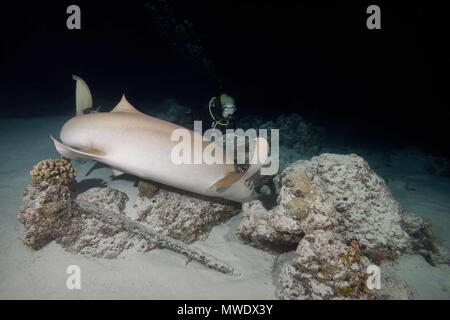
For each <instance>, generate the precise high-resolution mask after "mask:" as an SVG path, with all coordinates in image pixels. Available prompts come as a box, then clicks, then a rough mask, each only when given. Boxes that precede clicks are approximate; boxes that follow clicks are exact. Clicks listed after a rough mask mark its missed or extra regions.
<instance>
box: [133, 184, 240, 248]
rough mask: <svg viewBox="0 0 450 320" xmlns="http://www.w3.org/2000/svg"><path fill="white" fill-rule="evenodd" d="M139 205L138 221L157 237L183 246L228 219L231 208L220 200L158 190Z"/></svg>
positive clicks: (163, 189) (201, 236)
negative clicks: (161, 236)
mask: <svg viewBox="0 0 450 320" xmlns="http://www.w3.org/2000/svg"><path fill="white" fill-rule="evenodd" d="M142 201H144V202H143V203H140V207H142V208H143V209H142V210H140V211H139V212H138V220H139V221H141V222H142V223H144V224H147V225H149V226H150V227H152V228H153V229H154V230H156V231H158V232H160V233H161V234H164V235H168V236H170V237H172V238H174V239H178V240H181V241H183V242H186V243H192V242H193V241H195V240H198V239H203V238H205V237H206V236H207V235H208V233H209V231H210V230H211V229H212V227H213V226H215V225H217V224H219V223H222V222H224V221H226V220H228V219H229V218H231V217H232V215H233V213H234V207H233V206H232V205H231V204H228V203H226V202H224V201H220V200H217V201H215V200H211V199H209V198H206V197H199V196H194V195H186V194H182V193H178V192H175V191H172V190H170V189H169V188H163V187H160V189H159V191H158V192H157V193H155V194H153V196H152V197H151V199H150V200H147V199H144V200H142Z"/></svg>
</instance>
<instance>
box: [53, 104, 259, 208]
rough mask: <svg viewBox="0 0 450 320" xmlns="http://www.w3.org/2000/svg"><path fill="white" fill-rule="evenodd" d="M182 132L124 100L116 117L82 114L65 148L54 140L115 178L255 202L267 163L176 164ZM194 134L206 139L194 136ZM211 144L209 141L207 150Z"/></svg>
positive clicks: (67, 132) (64, 137)
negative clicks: (242, 168) (256, 180)
mask: <svg viewBox="0 0 450 320" xmlns="http://www.w3.org/2000/svg"><path fill="white" fill-rule="evenodd" d="M181 128H182V127H180V126H178V125H176V124H173V123H170V122H167V121H164V120H161V119H157V118H154V117H150V116H148V115H146V114H144V113H141V112H139V111H138V110H136V109H135V108H134V107H133V106H131V104H129V103H128V101H126V99H125V97H123V98H122V100H121V102H120V103H119V104H118V105H117V106H116V107H115V108H114V109H113V111H111V112H107V113H95V114H85V115H78V116H76V117H74V118H72V119H71V120H69V121H68V122H66V123H65V124H64V126H63V128H62V130H61V133H60V137H61V141H62V143H61V142H59V141H58V140H56V139H55V138H53V137H51V138H52V139H53V141H54V143H55V147H56V149H57V151H58V152H59V153H60V154H61V155H63V156H65V157H68V158H75V157H86V158H91V159H94V160H97V161H100V162H102V163H104V164H106V165H108V166H110V167H111V168H113V169H114V170H115V174H120V173H123V172H124V173H129V174H131V175H135V176H138V177H141V178H144V179H149V180H153V181H156V182H159V183H163V184H166V185H169V186H172V187H175V188H179V189H183V190H187V191H190V192H194V193H198V194H202V195H205V196H212V197H221V198H225V199H229V200H233V201H238V202H244V201H248V200H251V199H252V198H253V196H254V188H253V184H252V183H249V178H250V177H251V175H253V174H254V173H256V172H257V171H258V170H259V168H260V167H261V164H262V163H263V162H264V161H265V159H260V162H259V163H257V164H254V165H252V166H251V167H250V168H249V170H248V171H247V172H243V173H239V172H237V171H236V166H235V165H234V164H205V163H202V164H175V163H174V162H173V161H172V159H171V153H172V149H173V148H174V146H175V145H177V144H178V143H179V142H177V141H172V140H171V134H172V132H173V131H174V130H176V129H181ZM183 129H184V128H183ZM185 130H188V129H185ZM189 134H190V135H191V138H192V139H194V136H197V138H198V137H200V138H201V139H203V137H201V136H199V135H198V134H197V133H194V132H193V131H190V130H189ZM210 143H213V142H211V141H203V143H202V147H203V148H205V147H206V146H207V145H208V144H210ZM257 147H264V148H268V145H267V141H266V140H265V139H262V138H258V139H257ZM224 154H225V152H224ZM255 154H256V149H255ZM255 154H254V156H255Z"/></svg>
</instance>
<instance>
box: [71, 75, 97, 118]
mask: <svg viewBox="0 0 450 320" xmlns="http://www.w3.org/2000/svg"><path fill="white" fill-rule="evenodd" d="M72 78H73V80H75V81H76V82H77V84H76V89H75V102H76V106H77V116H81V115H83V114H85V113H89V112H90V111H91V110H92V95H91V91H90V90H89V87H88V85H87V84H86V82H85V81H84V80H83V79H81V78H80V77H78V76H76V75H72Z"/></svg>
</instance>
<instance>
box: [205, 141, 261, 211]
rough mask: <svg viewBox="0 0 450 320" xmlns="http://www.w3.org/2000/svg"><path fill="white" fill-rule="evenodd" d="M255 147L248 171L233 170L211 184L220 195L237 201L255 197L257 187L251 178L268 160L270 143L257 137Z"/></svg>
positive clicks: (249, 199)
mask: <svg viewBox="0 0 450 320" xmlns="http://www.w3.org/2000/svg"><path fill="white" fill-rule="evenodd" d="M255 147H256V148H255V150H254V152H253V156H252V160H251V162H250V163H251V165H250V167H249V168H248V169H247V171H245V172H231V173H229V174H227V175H226V176H225V177H223V178H222V179H220V180H218V181H216V182H215V183H214V184H213V185H212V186H211V188H214V189H215V190H216V192H217V193H218V195H219V196H220V197H222V198H225V199H229V200H233V201H237V202H247V201H251V200H253V199H254V197H255V187H254V186H253V181H252V179H251V178H252V176H253V175H254V174H256V173H257V172H258V171H259V169H260V168H261V166H262V165H263V164H264V163H265V162H266V160H267V157H268V152H269V144H268V142H267V140H266V139H264V138H261V137H260V138H256V146H255Z"/></svg>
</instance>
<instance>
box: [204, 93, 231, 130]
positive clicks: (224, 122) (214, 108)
mask: <svg viewBox="0 0 450 320" xmlns="http://www.w3.org/2000/svg"><path fill="white" fill-rule="evenodd" d="M208 109H209V115H210V116H211V119H212V123H211V128H213V129H218V130H220V131H222V132H225V129H227V128H228V129H234V120H235V112H236V104H235V102H234V99H233V97H231V96H229V95H227V94H225V93H222V94H221V95H220V96H219V97H212V98H211V100H209V105H208Z"/></svg>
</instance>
